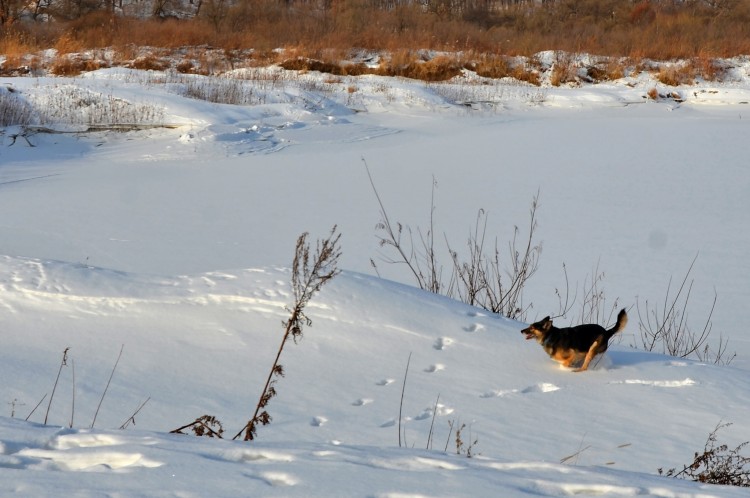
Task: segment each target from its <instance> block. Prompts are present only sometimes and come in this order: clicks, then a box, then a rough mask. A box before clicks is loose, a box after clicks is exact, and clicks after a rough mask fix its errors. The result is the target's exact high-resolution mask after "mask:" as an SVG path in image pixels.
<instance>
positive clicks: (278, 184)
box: [0, 60, 750, 498]
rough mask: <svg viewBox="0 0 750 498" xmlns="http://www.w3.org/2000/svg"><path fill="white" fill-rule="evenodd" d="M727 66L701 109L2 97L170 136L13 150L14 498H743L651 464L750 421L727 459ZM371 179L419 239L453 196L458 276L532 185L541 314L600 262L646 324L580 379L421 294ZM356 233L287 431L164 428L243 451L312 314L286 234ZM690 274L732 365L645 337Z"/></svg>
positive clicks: (735, 371) (746, 91)
mask: <svg viewBox="0 0 750 498" xmlns="http://www.w3.org/2000/svg"><path fill="white" fill-rule="evenodd" d="M735 66H736V68H735V71H734V77H733V79H732V81H729V82H726V83H716V82H712V83H710V84H709V83H705V84H700V85H696V86H691V87H681V88H678V89H674V90H675V91H677V92H679V94H680V95H681V96H682V97H683V98H684V99H685V100H684V102H681V103H677V102H675V101H674V100H671V99H663V100H658V101H651V100H648V99H646V98H645V96H646V92H647V91H648V90H649V89H650V88H653V87H657V88H658V89H659V90H660V91H667V90H669V91H672V90H673V89H666V88H664V87H662V86H661V85H659V84H656V83H655V82H654V81H652V80H649V79H648V78H647V77H645V76H639V77H638V78H629V79H628V80H623V81H618V82H612V83H607V84H597V85H585V86H582V87H578V88H552V87H542V88H536V87H527V86H523V85H519V84H515V83H512V82H508V81H504V82H499V83H498V82H494V83H492V84H490V85H476V84H471V83H469V82H470V81H471V78H469V77H467V78H466V79H457V80H456V81H454V82H453V83H451V84H440V85H435V84H431V85H426V84H423V83H419V82H413V81H409V80H401V79H393V78H391V79H389V78H379V77H374V76H366V77H360V78H338V79H332V78H331V77H330V76H327V75H319V74H317V73H309V74H306V75H302V76H296V77H293V76H291V75H289V74H288V73H281V74H283V78H280V79H279V80H278V81H281V83H278V84H271V83H268V81H271V80H270V77H269V80H265V82H261V81H256V83H252V82H249V83H248V85H251V86H250V87H249V88H250V89H251V90H252V92H255V93H253V94H252V95H253V98H255V99H257V100H256V101H254V102H252V105H230V104H212V103H208V102H205V101H202V100H197V99H189V98H186V97H184V96H182V94H181V93H180V91H181V90H180V89H181V88H183V86H184V85H186V84H187V83H185V82H178V81H172V82H170V83H169V84H167V85H165V84H161V83H159V82H158V81H159V80H160V78H161V80H162V81H163V80H164V79H165V77H166V76H165V75H163V74H159V73H139V72H135V71H124V70H101V71H97V72H94V73H91V74H87V75H85V76H84V77H80V78H75V79H65V78H54V79H48V78H35V79H31V78H29V79H22V78H2V79H0V88H5V89H7V88H12V89H13V90H14V91H15V93H16V94H18V95H21V96H22V97H23V98H25V99H27V100H29V101H30V102H37V103H47V104H44V105H49V103H50V102H55V101H56V100H55V99H56V98H57V99H59V98H60V95H61V94H64V93H65V92H70V88H73V89H78V90H76V91H79V92H80V93H81V94H86V95H89V96H90V95H94V97H91V98H94V99H95V98H96V95H100V96H103V97H102V98H106V99H110V98H113V99H121V101H122V102H125V103H131V104H132V105H136V106H145V107H144V108H153V109H157V110H158V112H154V114H153V116H152V117H151V118H150V119H152V121H153V123H151V124H169V125H175V127H170V128H150V129H144V130H141V131H127V132H114V131H88V132H82V131H81V130H83V129H86V128H87V127H88V125H89V124H91V118H90V117H87V116H89V115H86V113H83V112H82V113H78V115H79V117H80V116H83V117H81V118H80V119H81V120H80V121H79V122H76V123H72V124H71V123H52V124H50V123H45V124H44V126H45V127H46V128H49V129H54V130H57V131H66V132H68V133H43V132H39V133H34V134H32V135H30V136H28V137H27V139H28V141H27V139H26V138H24V137H22V136H16V135H17V134H18V133H20V132H21V131H22V130H21V129H20V128H18V127H12V128H6V129H5V130H3V132H2V135H0V142H1V145H0V212H1V213H2V217H1V218H0V241H2V242H1V243H0V255H1V256H0V337H2V342H1V343H0V344H1V346H2V348H1V349H0V378H2V385H1V386H0V406H2V407H4V408H3V409H2V411H0V415H2V417H0V495H3V496H10V495H14V496H30V497H31V496H33V497H38V496H71V497H89V496H91V497H94V496H97V497H98V496H113V497H114V496H117V497H136V496H164V497H166V496H174V497H190V496H216V497H220V496H226V497H230V496H232V497H233V496H301V497H311V496H320V497H333V496H367V497H387V498H398V497H410V498H414V497H446V496H514V497H515V496H567V495H574V494H581V495H605V496H635V495H647V496H659V497H687V496H692V497H699V496H700V497H706V496H746V491H743V490H742V489H741V488H730V487H722V486H712V485H707V484H699V483H694V482H690V481H685V480H680V479H673V478H667V477H662V476H659V475H658V473H657V469H659V468H664V469H668V468H672V467H677V468H678V469H681V468H682V465H683V464H688V463H690V462H691V461H692V458H693V454H694V452H696V451H699V450H702V449H703V445H704V443H705V441H706V438H707V436H708V434H709V432H711V431H712V430H713V429H714V428H715V427H716V425H717V424H718V423H719V422H731V423H732V425H731V426H729V427H727V428H725V429H722V430H721V431H720V432H719V434H718V436H719V440H720V442H721V443H726V444H728V445H729V446H730V448H733V447H735V446H736V445H738V444H740V443H742V442H744V441H747V440H750V419H748V417H747V414H748V409H749V408H750V375H748V370H749V369H750V337H749V336H748V332H747V330H746V329H747V327H744V326H739V327H738V326H737V324H738V323H740V324H741V323H742V320H743V318H744V317H743V312H744V309H745V304H746V303H747V302H748V300H750V280H749V279H748V277H749V276H750V263H748V259H747V255H748V254H749V253H750V235H749V231H748V227H749V226H750V225H748V219H749V218H748V216H749V214H750V196H748V195H747V194H748V192H750V172H749V171H748V162H747V158H748V153H749V152H750V142H749V141H748V140H747V137H748V136H750V119H749V118H750V113H749V112H748V109H749V108H748V107H747V102H748V101H750V76H749V75H748V68H749V67H750V64H748V63H747V61H744V62H743V60H738V61H735ZM268 71H269V72H273V71H278V70H277V69H269V70H268ZM167 79H168V78H167ZM196 80H198V81H201V80H200V78H196ZM253 84H254V85H257V86H255V87H253V86H252V85H253ZM181 85H183V86H181ZM66 89H67V90H66ZM3 95H5V93H2V92H0V98H2V97H3ZM114 101H115V100H112V101H111V102H114ZM118 101H119V100H118ZM112 105H115V104H112ZM131 110H132V109H131ZM86 112H92V109H88V111H86ZM117 112H123V113H124V112H125V111H117ZM124 115H126V116H127V114H124ZM71 131H75V133H70V132H71ZM31 145H33V147H32V146H31ZM363 159H364V160H365V161H366V163H367V165H368V166H369V168H370V171H371V173H372V175H373V178H374V180H375V182H376V184H377V186H378V190H379V194H380V195H381V197H382V198H383V201H384V203H385V206H386V208H387V209H388V211H389V215H390V216H391V218H392V220H393V221H396V220H398V221H401V222H403V223H405V224H408V225H410V226H411V228H412V229H415V230H416V229H417V227H419V228H421V229H422V230H425V229H427V228H428V226H429V217H430V199H431V195H432V187H433V181H434V182H436V185H437V187H436V189H435V211H434V216H435V222H436V225H435V229H436V232H437V233H438V234H439V237H437V239H438V240H439V241H440V243H439V244H438V249H439V250H440V251H441V258H443V260H444V261H445V264H446V265H447V264H448V256H447V252H445V251H444V246H443V242H442V241H443V240H444V238H447V239H449V240H450V243H451V245H452V246H454V247H455V248H457V249H461V248H463V247H464V243H465V239H466V237H467V236H468V234H469V232H470V230H471V229H472V228H473V224H474V221H475V219H476V215H477V211H478V210H479V209H480V208H481V209H484V210H485V211H486V212H487V213H488V217H489V218H488V219H489V222H488V230H487V233H488V234H489V235H490V238H492V239H494V238H495V237H497V238H498V242H499V246H500V248H501V249H504V248H505V246H506V244H507V241H508V240H509V238H510V237H511V236H512V234H513V227H514V225H518V226H519V227H520V230H521V233H522V234H523V233H525V230H526V224H527V222H528V211H529V207H530V203H531V199H532V197H533V196H534V195H535V194H536V193H537V192H539V195H540V207H539V211H538V213H537V214H538V217H539V229H538V232H537V233H538V237H539V239H540V240H542V241H543V246H544V249H543V252H542V256H541V267H540V269H539V271H538V273H537V274H536V275H535V276H534V277H533V279H532V280H531V281H530V282H529V284H528V287H527V290H526V294H525V299H526V302H527V303H533V307H532V308H531V309H530V310H529V314H528V320H529V321H532V320H535V319H538V318H540V317H543V316H545V315H548V314H555V312H556V311H557V309H558V300H557V296H556V295H555V289H559V288H562V287H564V285H565V282H564V274H563V270H562V264H563V263H565V265H566V268H567V272H568V275H569V277H570V279H571V282H570V284H571V287H576V286H577V287H579V289H580V286H581V285H582V284H583V282H584V281H586V280H588V279H590V278H591V275H592V273H593V272H595V271H597V270H596V268H597V267H598V271H602V272H604V273H605V279H604V281H603V283H602V288H603V289H604V290H605V291H606V297H607V306H608V307H612V306H613V305H614V301H615V299H617V300H618V302H617V306H620V307H627V308H628V309H629V313H630V316H631V319H630V323H629V325H628V327H627V328H626V329H625V331H624V332H623V333H622V334H620V336H619V337H618V338H617V339H616V340H615V343H614V344H613V346H612V347H611V348H610V351H609V352H608V353H607V354H606V355H605V356H603V357H601V358H599V359H598V361H596V362H595V363H594V364H593V366H592V367H591V368H590V370H589V371H588V372H584V373H573V372H571V371H569V370H567V369H564V368H560V367H558V366H557V364H556V363H555V362H553V361H551V360H550V359H549V358H548V357H547V355H546V354H545V353H544V352H543V351H542V349H541V348H540V347H539V346H538V345H537V344H536V343H533V342H527V341H525V340H524V337H523V335H522V334H520V329H521V328H523V326H524V325H523V324H522V323H519V322H516V321H513V320H508V319H506V318H503V317H500V316H496V315H492V314H491V313H488V312H485V311H483V310H481V309H477V308H473V307H470V306H467V305H464V304H462V303H459V302H456V301H453V300H450V299H448V298H445V297H441V296H437V295H434V294H429V293H426V292H423V291H420V290H418V289H417V288H415V287H413V282H411V281H410V280H409V275H408V274H407V272H406V271H405V269H404V268H403V267H401V266H397V265H388V264H387V263H385V262H383V260H382V258H383V257H387V256H388V253H387V248H381V247H379V246H378V241H377V238H376V237H375V228H374V227H375V225H376V223H377V222H378V221H379V215H378V205H377V201H376V199H375V196H374V194H373V192H372V189H371V187H370V184H369V181H368V179H367V175H366V173H365V170H364V165H363V162H362V160H363ZM333 225H338V228H339V231H340V232H341V233H342V235H343V236H342V239H341V240H342V250H343V256H342V260H341V265H340V266H341V267H342V268H343V270H344V271H343V273H342V274H340V275H339V276H338V277H336V278H335V279H334V280H332V281H331V282H330V283H328V284H326V286H324V287H323V289H322V290H321V292H320V293H319V294H317V295H315V297H314V298H313V299H312V301H311V302H310V304H309V307H308V309H307V314H308V315H309V317H310V318H311V319H312V321H313V326H312V327H309V328H306V329H305V330H304V337H303V339H302V340H301V341H300V343H299V344H297V345H295V344H289V345H287V347H286V348H285V349H284V351H283V353H282V356H281V363H282V364H283V365H284V370H285V374H286V376H285V377H284V378H283V379H280V380H279V382H278V384H277V386H276V388H277V390H278V396H277V397H275V398H273V399H272V401H271V403H270V404H269V406H268V411H269V413H270V414H271V416H272V417H273V420H272V422H271V424H270V425H268V426H266V427H261V428H259V430H258V438H257V440H255V441H252V442H247V443H246V442H241V441H229V440H218V439H207V438H195V437H192V436H185V435H175V434H169V431H170V430H171V429H175V428H177V427H179V426H181V425H184V424H186V423H189V422H191V421H193V420H194V419H195V418H197V417H199V416H202V415H204V414H209V415H214V416H216V417H217V418H218V419H219V420H221V421H222V423H223V425H224V428H225V429H226V434H225V436H228V438H231V436H232V435H233V434H234V433H236V432H237V431H238V430H239V429H240V428H241V427H242V426H243V424H244V423H245V422H246V421H247V420H248V419H249V418H250V416H251V415H252V410H253V409H254V407H255V403H256V402H257V398H258V396H259V395H260V390H261V389H262V385H263V382H264V381H265V378H266V376H267V375H268V371H269V369H270V367H271V363H272V361H273V357H274V355H275V353H276V351H277V349H278V346H279V342H280V340H281V334H282V327H281V322H282V321H283V320H284V319H286V317H287V312H286V310H285V308H286V307H287V306H289V305H291V304H292V295H291V291H290V288H289V279H290V270H289V269H288V268H289V267H290V266H291V262H292V257H293V249H294V242H295V240H296V238H297V236H298V235H299V234H300V233H302V232H304V231H309V232H310V234H311V237H312V238H313V240H314V239H316V238H322V237H325V236H326V235H327V234H328V233H329V231H330V229H331V227H332V226H333ZM696 254H698V259H697V261H696V264H695V267H694V268H693V272H692V273H691V277H692V279H694V286H693V288H692V290H691V295H690V306H689V311H690V314H689V319H690V320H691V322H694V323H695V325H693V327H694V328H702V326H703V322H702V321H703V320H705V316H706V313H707V312H708V311H709V310H710V308H711V301H712V300H713V296H714V290H715V292H716V294H717V296H718V301H717V305H716V309H715V311H714V315H713V320H712V321H713V329H712V338H713V340H716V339H718V336H719V334H721V336H722V337H723V338H724V339H727V340H728V341H729V344H728V350H729V352H734V351H736V352H737V358H736V359H735V360H734V361H733V362H732V363H731V364H730V365H729V366H717V365H712V364H705V363H700V362H697V361H694V360H693V359H683V358H676V357H671V356H665V355H661V354H657V353H651V352H645V351H642V350H640V349H635V348H633V347H632V346H633V345H638V344H639V337H640V335H639V331H638V317H637V309H636V307H635V304H636V302H638V301H640V303H641V306H643V303H644V301H645V300H648V301H649V303H659V305H661V304H662V302H663V300H664V296H665V293H666V291H667V285H668V282H669V279H670V277H672V278H673V283H672V290H673V291H674V290H676V288H675V286H676V284H677V283H678V282H677V281H678V280H679V279H681V278H682V277H683V276H684V274H685V272H686V271H687V269H688V267H689V266H690V263H691V261H692V260H693V258H694V257H695V256H696ZM371 258H372V259H374V260H375V261H376V262H377V264H378V269H379V271H380V276H381V277H382V278H379V277H378V276H377V275H375V272H374V271H373V269H372V267H371V264H370V259H371ZM446 271H447V270H446ZM579 293H580V290H579ZM579 299H580V297H579ZM577 305H578V306H580V303H578V304H577ZM558 320H559V321H560V322H561V323H562V324H565V320H564V319H558ZM556 322H557V321H556ZM712 344H713V343H712ZM66 348H70V349H69V351H68V356H67V362H66V365H65V366H63V367H62V370H61V374H60V380H59V382H58V385H57V389H56V391H55V395H54V398H53V400H52V404H51V406H50V407H49V415H48V423H47V425H44V424H43V421H44V418H45V416H46V412H47V408H48V403H49V401H50V395H51V393H52V389H53V385H54V384H55V378H56V376H57V373H58V370H59V369H60V365H61V360H62V357H63V351H64V350H65V349H66ZM121 348H122V357H121V358H120V361H119V363H118V366H117V369H116V370H115V371H114V374H113V376H112V382H111V385H110V386H109V389H108V391H107V394H106V396H105V397H104V399H103V401H102V392H103V390H104V389H105V386H106V385H107V381H108V378H109V376H110V374H111V373H112V369H113V365H114V364H115V361H116V360H117V358H118V353H119V352H120V349H121ZM409 355H411V359H410V360H409ZM407 361H410V363H409V371H408V376H406V383H405V389H404V396H403V406H400V404H401V394H402V386H403V385H404V378H405V369H406V365H407ZM73 377H75V381H74V379H73ZM45 395H46V397H45ZM40 400H42V402H41V404H40V405H39V407H38V408H37V409H36V410H35V411H34V413H33V415H32V416H31V417H30V418H29V420H28V421H25V420H24V419H25V418H26V416H27V415H28V414H29V413H30V412H31V411H32V409H34V407H35V405H37V403H39V401H40ZM100 401H102V403H101V409H100V411H99V413H98V415H97V418H96V424H95V426H94V427H93V428H92V427H91V424H92V421H93V418H94V414H95V412H96V410H97V406H98V404H99V402H100ZM146 401H147V402H146ZM144 402H146V404H145V405H144V406H143V407H142V409H141V410H140V411H138V412H137V414H136V415H135V417H134V420H135V425H134V424H133V423H132V421H131V420H130V419H129V417H130V416H131V415H133V414H134V413H135V412H136V410H138V408H139V407H140V406H141V405H142V404H143V403H144ZM400 409H401V411H402V413H401V420H400V421H399V410H400ZM11 415H12V416H11ZM71 419H72V424H71ZM433 420H434V422H433ZM399 422H400V423H399ZM449 423H451V424H453V429H451V428H450V426H449ZM433 424H434V425H433ZM464 424H465V427H464V429H463V431H462V440H463V448H461V453H462V454H460V455H458V454H457V451H456V442H455V434H456V432H455V429H456V428H457V427H461V426H462V425H464ZM70 425H72V428H70ZM121 426H126V427H125V428H124V429H118V428H119V427H121ZM399 426H401V429H402V434H401V438H402V446H403V447H400V448H399V444H398V441H399V433H398V428H399ZM430 434H432V436H430ZM474 441H476V443H474ZM467 450H469V451H470V452H471V454H472V457H471V458H467V455H466V452H467Z"/></svg>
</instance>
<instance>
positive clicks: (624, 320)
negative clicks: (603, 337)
mask: <svg viewBox="0 0 750 498" xmlns="http://www.w3.org/2000/svg"><path fill="white" fill-rule="evenodd" d="M627 324H628V313H627V312H626V311H625V308H623V309H621V310H620V312H619V313H618V314H617V323H615V326H614V327H612V328H611V329H609V330H608V331H607V340H608V341H609V339H610V338H611V337H612V336H613V335H615V334H616V333H618V332H619V331H621V330H622V329H624V328H625V325H627Z"/></svg>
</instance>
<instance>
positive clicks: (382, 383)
mask: <svg viewBox="0 0 750 498" xmlns="http://www.w3.org/2000/svg"><path fill="white" fill-rule="evenodd" d="M394 382H396V381H395V379H383V380H379V381H377V382H376V383H375V385H378V386H387V385H390V384H393V383H394Z"/></svg>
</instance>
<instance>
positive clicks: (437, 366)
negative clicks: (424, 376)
mask: <svg viewBox="0 0 750 498" xmlns="http://www.w3.org/2000/svg"><path fill="white" fill-rule="evenodd" d="M440 370H445V365H443V364H442V363H435V364H434V365H430V366H429V367H427V368H425V369H424V371H425V372H427V373H435V372H439V371H440Z"/></svg>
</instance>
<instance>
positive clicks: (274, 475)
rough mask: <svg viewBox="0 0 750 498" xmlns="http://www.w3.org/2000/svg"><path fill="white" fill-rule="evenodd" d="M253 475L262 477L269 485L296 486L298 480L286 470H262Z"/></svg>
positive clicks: (257, 477)
mask: <svg viewBox="0 0 750 498" xmlns="http://www.w3.org/2000/svg"><path fill="white" fill-rule="evenodd" d="M252 477H254V478H256V479H260V480H261V481H263V482H265V483H266V484H268V485H269V486H294V485H295V484H297V482H298V481H297V479H296V478H295V477H294V476H292V475H289V474H287V473H286V472H261V473H260V474H258V475H254V476H252Z"/></svg>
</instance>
